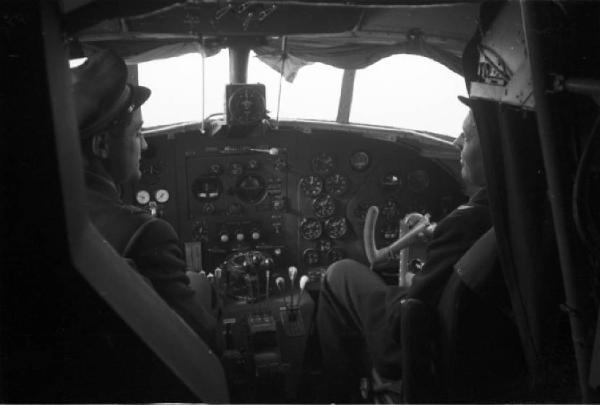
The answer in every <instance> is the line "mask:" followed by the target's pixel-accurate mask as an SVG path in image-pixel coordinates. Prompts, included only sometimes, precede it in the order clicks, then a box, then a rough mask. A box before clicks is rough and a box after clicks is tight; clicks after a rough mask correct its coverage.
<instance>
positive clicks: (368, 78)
mask: <svg viewBox="0 0 600 405" xmlns="http://www.w3.org/2000/svg"><path fill="white" fill-rule="evenodd" d="M458 95H462V96H466V95H467V93H466V88H465V82H464V79H463V78H462V77H461V76H460V75H458V74H456V73H454V72H452V71H451V70H449V69H448V68H446V67H445V66H444V65H442V64H440V63H438V62H436V61H434V60H431V59H428V58H424V57H421V56H415V55H394V56H390V57H388V58H385V59H382V60H380V61H379V62H377V63H375V64H373V65H371V66H369V67H367V68H365V69H361V70H358V71H357V72H356V77H355V81H354V97H353V99H352V110H351V113H350V121H351V122H354V123H364V124H373V125H387V126H393V127H400V128H407V129H418V130H424V131H429V132H435V133H439V134H444V135H450V136H458V135H459V134H460V132H461V131H462V122H463V119H464V117H465V116H466V115H467V112H468V107H466V106H465V105H464V104H462V103H461V102H460V101H458V99H457V96H458Z"/></svg>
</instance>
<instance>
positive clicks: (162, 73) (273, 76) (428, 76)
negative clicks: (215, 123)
mask: <svg viewBox="0 0 600 405" xmlns="http://www.w3.org/2000/svg"><path fill="white" fill-rule="evenodd" d="M202 63H203V61H202V56H201V55H199V54H187V55H183V56H180V57H175V58H169V59H163V60H156V61H152V62H147V63H141V64H139V65H138V81H139V84H141V85H142V86H147V87H149V88H151V89H152V97H150V99H149V100H148V101H147V102H146V103H145V104H144V105H143V106H142V115H143V118H144V126H145V127H153V126H158V125H165V124H174V123H180V122H188V121H196V122H198V121H201V120H202V119H203V118H206V117H208V116H210V115H212V114H218V113H223V110H224V106H225V85H226V84H228V83H229V52H228V51H227V50H222V51H221V52H220V53H218V54H217V55H214V56H211V57H208V58H205V59H204V72H205V80H204V92H203V91H202V86H203V81H202ZM343 73H344V71H343V70H342V69H339V68H335V67H332V66H328V65H324V64H322V63H313V64H309V65H307V66H304V67H303V68H301V69H300V70H299V71H298V73H297V75H296V77H295V79H294V81H293V82H292V83H289V82H288V81H286V80H282V82H281V101H280V106H279V118H281V119H313V120H323V121H335V120H336V117H337V112H338V106H339V98H340V91H341V85H342V76H343ZM279 82H280V76H279V73H277V72H276V71H275V70H273V69H272V68H271V67H269V66H267V65H266V64H265V63H263V62H262V61H260V60H259V59H258V58H257V57H256V55H255V54H254V52H251V53H250V59H249V63H248V83H262V84H264V85H265V87H266V102H267V110H268V114H269V116H270V117H271V118H273V119H275V118H277V110H278V108H277V104H278V94H279ZM203 94H204V95H203ZM458 95H466V89H465V84H464V80H463V78H462V77H461V76H459V75H458V74H456V73H454V72H452V71H450V70H449V69H448V68H446V67H445V66H443V65H441V64H440V63H438V62H435V61H433V60H431V59H427V58H424V57H420V56H415V55H394V56H390V57H388V58H385V59H382V60H380V61H379V62H377V63H375V64H373V65H371V66H369V67H367V68H364V69H360V70H358V71H357V72H356V76H355V80H354V94H353V98H352V107H351V112H350V122H351V123H357V124H369V125H383V126H390V127H397V128H406V129H416V130H423V131H429V132H435V133H439V134H444V135H450V136H458V134H459V133H460V131H461V125H462V121H463V118H464V117H465V116H466V114H467V107H466V106H464V105H463V104H462V103H460V102H459V101H458V99H457V96H458ZM203 97H204V110H203Z"/></svg>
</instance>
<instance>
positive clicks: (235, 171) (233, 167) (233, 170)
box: [229, 162, 244, 176]
mask: <svg viewBox="0 0 600 405" xmlns="http://www.w3.org/2000/svg"><path fill="white" fill-rule="evenodd" d="M242 173H244V166H243V165H242V164H241V163H239V162H231V163H230V164H229V174H231V175H233V176H239V175H240V174H242Z"/></svg>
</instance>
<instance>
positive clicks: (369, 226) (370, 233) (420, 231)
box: [363, 206, 436, 267]
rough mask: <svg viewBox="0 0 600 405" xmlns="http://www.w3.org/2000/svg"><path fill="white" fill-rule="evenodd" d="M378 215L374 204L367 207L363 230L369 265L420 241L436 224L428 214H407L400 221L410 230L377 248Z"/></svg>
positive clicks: (429, 234)
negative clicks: (376, 227)
mask: <svg viewBox="0 0 600 405" xmlns="http://www.w3.org/2000/svg"><path fill="white" fill-rule="evenodd" d="M378 216H379V208H377V207H376V206H372V207H369V210H368V211H367V216H366V218H365V227H364V230H363V237H364V244H365V253H366V255H367V260H368V261H369V263H370V264H371V267H372V266H374V265H375V264H377V263H379V262H381V261H385V260H391V259H393V258H394V257H395V256H396V255H397V254H398V253H399V252H400V251H401V250H402V249H404V248H406V247H408V246H410V245H412V244H414V243H416V242H418V241H420V240H421V238H423V237H430V236H431V234H433V230H434V229H435V226H436V224H435V223H433V224H432V223H430V222H429V214H425V215H421V214H419V213H411V214H408V215H406V217H404V219H403V220H402V221H403V222H404V223H406V224H408V225H409V228H410V230H409V231H408V232H406V233H405V234H404V235H400V237H399V238H398V240H396V241H395V242H394V243H392V244H391V245H388V246H386V247H384V248H382V249H377V248H376V247H375V225H376V224H377V217H378Z"/></svg>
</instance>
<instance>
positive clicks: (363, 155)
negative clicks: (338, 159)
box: [350, 150, 371, 172]
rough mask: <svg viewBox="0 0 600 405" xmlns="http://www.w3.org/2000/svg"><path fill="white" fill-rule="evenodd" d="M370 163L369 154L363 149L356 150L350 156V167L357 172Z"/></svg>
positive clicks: (366, 167) (364, 168)
mask: <svg viewBox="0 0 600 405" xmlns="http://www.w3.org/2000/svg"><path fill="white" fill-rule="evenodd" d="M370 164H371V157H370V156H369V154H368V153H367V152H365V151H363V150H360V151H358V152H354V153H353V154H352V155H351V156H350V167H351V168H352V169H354V170H356V171H357V172H364V171H365V170H367V169H368V168H369V165H370Z"/></svg>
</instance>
